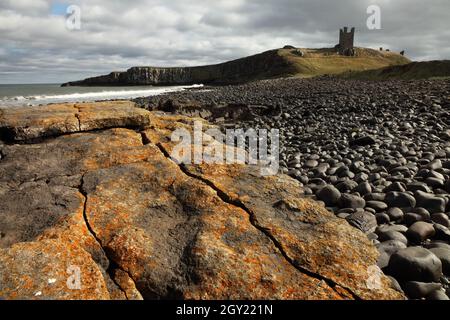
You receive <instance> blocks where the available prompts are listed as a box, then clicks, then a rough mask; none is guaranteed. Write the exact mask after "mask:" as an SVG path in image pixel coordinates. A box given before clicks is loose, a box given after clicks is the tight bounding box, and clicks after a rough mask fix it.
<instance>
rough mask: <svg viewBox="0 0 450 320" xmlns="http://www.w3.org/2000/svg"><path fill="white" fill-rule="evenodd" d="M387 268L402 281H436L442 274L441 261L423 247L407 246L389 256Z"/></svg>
mask: <svg viewBox="0 0 450 320" xmlns="http://www.w3.org/2000/svg"><path fill="white" fill-rule="evenodd" d="M388 270H389V274H391V275H392V276H394V277H395V278H396V279H400V280H403V281H422V282H438V281H439V280H440V278H441V276H442V263H441V261H440V260H439V258H438V257H436V256H435V255H434V254H433V253H432V252H431V251H429V250H427V249H425V248H422V247H408V248H406V249H403V250H399V251H397V252H396V253H394V254H393V255H392V256H391V259H390V260H389V265H388Z"/></svg>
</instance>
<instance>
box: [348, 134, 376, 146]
mask: <svg viewBox="0 0 450 320" xmlns="http://www.w3.org/2000/svg"><path fill="white" fill-rule="evenodd" d="M375 143H377V141H376V140H375V139H374V138H373V137H371V136H365V137H361V138H357V139H354V140H351V141H350V143H349V144H350V146H351V147H354V146H369V145H372V144H375Z"/></svg>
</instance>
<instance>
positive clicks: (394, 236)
mask: <svg viewBox="0 0 450 320" xmlns="http://www.w3.org/2000/svg"><path fill="white" fill-rule="evenodd" d="M377 235H378V240H380V241H381V242H385V241H390V240H395V241H399V242H401V243H404V244H405V246H406V245H408V239H407V238H406V237H405V236H404V235H403V234H402V233H400V232H398V231H392V230H387V231H384V232H378V233H377ZM405 248H406V247H405Z"/></svg>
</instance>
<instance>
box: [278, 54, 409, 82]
mask: <svg viewBox="0 0 450 320" xmlns="http://www.w3.org/2000/svg"><path fill="white" fill-rule="evenodd" d="M297 50H300V51H301V52H302V53H303V56H299V55H298V53H297ZM278 54H279V55H280V56H281V57H283V58H284V59H286V61H288V62H289V63H290V64H291V65H292V67H293V70H294V71H293V72H292V74H291V76H296V77H303V78H309V77H315V76H321V75H340V74H344V73H356V72H363V71H368V70H376V69H380V68H384V67H389V66H399V65H405V64H408V63H410V62H411V61H410V60H409V59H408V58H406V57H404V56H402V55H400V54H398V53H395V52H387V51H378V50H373V49H367V48H355V56H353V57H346V56H341V55H339V54H337V53H336V51H335V50H334V48H325V49H280V50H278Z"/></svg>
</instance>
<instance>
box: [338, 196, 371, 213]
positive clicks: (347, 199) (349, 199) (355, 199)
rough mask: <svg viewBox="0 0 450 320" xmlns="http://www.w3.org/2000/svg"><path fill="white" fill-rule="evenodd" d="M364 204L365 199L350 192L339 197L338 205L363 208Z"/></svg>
mask: <svg viewBox="0 0 450 320" xmlns="http://www.w3.org/2000/svg"><path fill="white" fill-rule="evenodd" d="M365 206H366V201H365V200H364V199H363V198H361V197H359V196H356V195H352V194H342V195H341V198H340V199H339V207H341V208H353V209H357V208H364V207H365ZM374 218H375V217H374Z"/></svg>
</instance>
